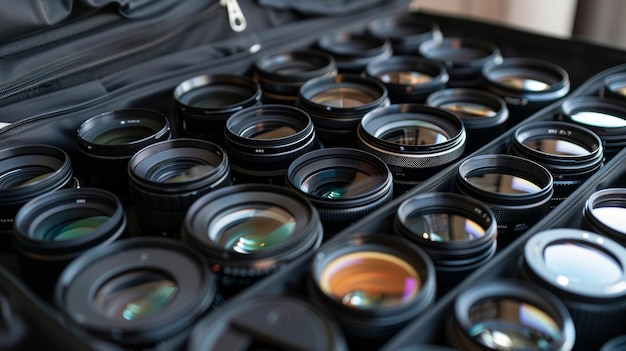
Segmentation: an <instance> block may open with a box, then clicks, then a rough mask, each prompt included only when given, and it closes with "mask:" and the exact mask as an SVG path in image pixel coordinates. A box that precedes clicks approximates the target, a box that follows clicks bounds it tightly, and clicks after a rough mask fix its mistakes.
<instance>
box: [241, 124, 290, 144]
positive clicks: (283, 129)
mask: <svg viewBox="0 0 626 351" xmlns="http://www.w3.org/2000/svg"><path fill="white" fill-rule="evenodd" d="M296 133H298V129H297V128H295V127H292V126H289V125H285V124H282V123H272V122H269V123H268V122H264V123H258V124H254V125H252V126H250V127H249V128H247V129H245V130H243V131H242V132H241V134H240V136H242V137H245V138H250V139H261V140H271V139H280V138H284V137H288V136H290V135H294V134H296Z"/></svg>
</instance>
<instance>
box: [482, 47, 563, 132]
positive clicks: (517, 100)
mask: <svg viewBox="0 0 626 351" xmlns="http://www.w3.org/2000/svg"><path fill="white" fill-rule="evenodd" d="M482 78H483V83H484V86H485V88H486V89H487V90H488V91H491V92H493V93H494V94H497V95H499V96H501V97H502V98H503V99H504V100H505V101H506V103H507V104H508V107H509V111H510V113H511V116H510V118H509V121H508V125H509V126H512V125H515V124H517V123H519V122H520V121H522V120H523V119H524V118H526V117H528V116H530V115H531V114H533V113H534V112H537V111H539V110H540V109H541V108H543V107H545V106H547V105H548V104H550V103H552V102H554V101H556V100H558V99H560V98H562V97H564V96H565V95H566V94H567V93H568V92H569V89H570V82H569V75H568V73H567V71H565V70H564V69H563V68H561V67H560V66H557V65H555V64H553V63H551V62H548V61H543V60H536V59H528V58H517V57H507V58H505V59H504V60H502V61H501V62H492V63H489V64H486V65H485V66H484V68H483V71H482Z"/></svg>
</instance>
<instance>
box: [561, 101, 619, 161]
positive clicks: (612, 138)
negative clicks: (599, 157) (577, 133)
mask: <svg viewBox="0 0 626 351" xmlns="http://www.w3.org/2000/svg"><path fill="white" fill-rule="evenodd" d="M561 119H562V120H563V121H565V122H571V123H574V124H578V125H581V126H583V127H586V128H588V129H590V130H591V131H593V132H594V133H596V134H597V135H598V136H599V137H600V139H602V141H603V142H604V156H605V158H606V160H607V161H608V160H610V159H612V158H613V157H614V156H615V155H616V154H617V153H618V152H619V151H621V150H622V149H623V148H624V146H626V103H623V102H621V101H619V100H615V99H610V98H603V97H598V96H578V97H572V98H569V99H567V100H566V101H564V102H563V104H561Z"/></svg>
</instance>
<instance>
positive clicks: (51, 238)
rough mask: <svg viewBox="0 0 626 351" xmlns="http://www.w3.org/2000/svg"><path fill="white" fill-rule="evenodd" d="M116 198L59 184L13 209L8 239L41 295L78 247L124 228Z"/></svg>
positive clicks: (114, 237) (109, 238) (111, 237)
mask: <svg viewBox="0 0 626 351" xmlns="http://www.w3.org/2000/svg"><path fill="white" fill-rule="evenodd" d="M126 223H127V221H126V215H125V213H124V209H123V206H122V204H121V202H120V200H119V199H118V198H117V197H116V196H115V195H113V194H112V193H110V192H108V191H106V190H103V189H99V188H89V187H81V188H80V189H59V190H56V191H51V192H49V193H46V194H43V195H40V196H38V197H36V198H34V199H32V200H30V201H29V202H27V203H26V204H25V205H24V206H22V208H20V210H19V211H18V212H17V214H16V215H15V223H14V224H15V227H14V237H13V243H14V246H15V251H16V252H17V253H18V258H19V265H20V273H21V276H22V277H23V279H24V281H25V282H26V283H27V284H28V285H29V286H30V287H31V288H33V290H34V291H35V292H37V293H38V294H39V295H40V296H42V297H43V298H44V299H46V300H49V299H50V298H51V296H52V295H51V293H52V289H53V287H54V284H55V283H56V279H57V278H58V276H59V274H61V271H62V270H63V268H65V266H66V265H67V264H68V263H69V262H70V261H71V260H73V259H74V258H75V257H77V256H78V255H80V254H81V253H82V252H84V251H86V250H88V249H90V248H92V247H96V246H99V245H105V244H108V243H111V242H113V241H114V240H117V239H119V238H121V237H123V236H125V235H126V234H127V230H126Z"/></svg>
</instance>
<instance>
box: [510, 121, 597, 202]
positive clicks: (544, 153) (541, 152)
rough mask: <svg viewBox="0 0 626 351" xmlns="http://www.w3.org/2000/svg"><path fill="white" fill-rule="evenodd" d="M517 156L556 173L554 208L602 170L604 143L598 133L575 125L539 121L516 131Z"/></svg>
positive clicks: (514, 150)
mask: <svg viewBox="0 0 626 351" xmlns="http://www.w3.org/2000/svg"><path fill="white" fill-rule="evenodd" d="M510 152H511V154H513V155H517V156H522V157H525V158H527V159H529V160H533V161H535V162H537V163H540V164H541V165H543V166H544V167H546V169H548V171H550V172H551V173H552V178H553V185H554V194H553V195H552V204H551V206H552V207H555V206H557V205H558V204H559V203H561V202H562V201H563V200H565V198H567V196H568V195H569V194H571V193H572V191H574V190H575V189H576V188H577V187H578V186H579V185H580V184H581V183H583V182H584V181H585V180H586V179H587V178H589V177H590V176H591V175H592V174H593V173H595V172H596V171H597V170H598V169H600V168H601V167H602V164H603V161H604V153H603V148H602V140H600V137H598V135H596V134H595V133H594V132H592V131H591V130H589V129H587V128H583V127H580V126H577V125H575V124H573V123H567V122H555V121H547V122H543V121H537V122H530V123H524V124H522V125H521V126H519V127H518V128H517V129H516V130H515V134H514V136H513V140H512V141H511V145H510Z"/></svg>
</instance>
